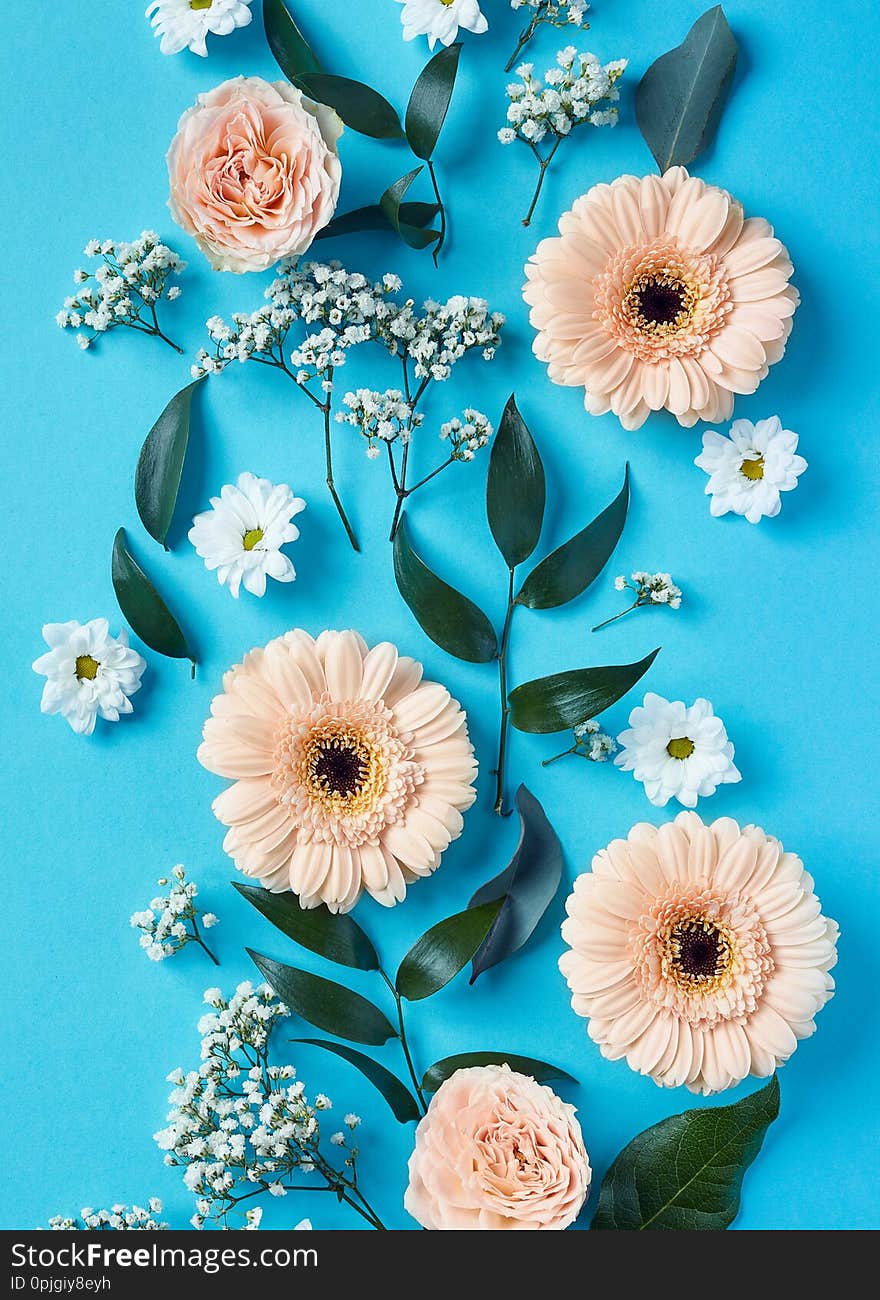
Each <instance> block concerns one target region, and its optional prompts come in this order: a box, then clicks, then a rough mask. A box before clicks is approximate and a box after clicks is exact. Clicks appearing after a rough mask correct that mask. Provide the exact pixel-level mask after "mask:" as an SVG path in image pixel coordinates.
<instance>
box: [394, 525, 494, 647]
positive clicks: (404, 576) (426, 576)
mask: <svg viewBox="0 0 880 1300" xmlns="http://www.w3.org/2000/svg"><path fill="white" fill-rule="evenodd" d="M394 577H395V578H396V580H397V589H398V591H399V592H400V594H401V596H402V597H403V599H404V600H405V601H406V603H407V605H409V607H410V609H411V610H412V612H413V614H414V616H415V619H416V622H417V623H418V624H419V626H420V627H421V629H422V631H423V632H424V633H425V635H426V636H429V637H430V638H431V640H432V641H433V642H434V644H435V645H438V646H439V647H440V649H441V650H445V651H446V652H447V654H451V655H455V657H456V659H465V660H467V662H468V663H474V664H485V663H489V661H490V660H492V659H496V658H497V657H498V638H497V637H496V635H495V629H494V628H493V627H492V624H491V623H490V622H489V620H488V618H487V617H486V615H485V614H484V613H483V611H482V610H481V609H480V608H479V606H478V605H475V604H474V602H473V601H472V600H468V598H467V596H463V595H462V594H461V592H460V591H456V590H455V588H454V587H450V586H449V584H448V583H445V582H444V581H443V579H442V578H438V577H437V574H436V573H434V572H433V571H432V570H431V569H429V568H428V566H427V564H425V563H424V561H423V560H421V559H420V558H419V556H418V555H416V553H415V551H414V550H413V548H412V543H411V542H410V540H409V526H408V525H407V522H406V515H403V516H401V520H400V524H399V526H398V529H397V532H396V533H395V535H394Z"/></svg>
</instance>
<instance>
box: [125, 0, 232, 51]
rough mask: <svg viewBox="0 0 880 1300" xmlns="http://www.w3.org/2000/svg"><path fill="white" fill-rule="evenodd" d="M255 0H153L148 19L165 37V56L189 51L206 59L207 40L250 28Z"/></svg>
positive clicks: (163, 43)
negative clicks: (239, 28) (209, 34)
mask: <svg viewBox="0 0 880 1300" xmlns="http://www.w3.org/2000/svg"><path fill="white" fill-rule="evenodd" d="M252 3H253V0H152V3H151V4H149V5H147V8H146V12H145V17H147V18H149V17H150V14H152V15H153V17H152V18H151V19H150V23H151V26H152V27H154V28H155V32H154V35H156V36H160V37H161V38H162V40H161V44H160V46H159V48H160V50H161V51H162V53H163V54H179V53H180V51H181V50H185V49H190V50H192V52H193V54H200V55H201V56H202V58H204V57H205V56H206V55H207V53H208V46H207V43H206V38H207V35H208V33H209V32H211V33H212V34H213V35H214V36H228V35H229V33H230V32H232V31H235V29H236V27H247V25H248V23H249V22H250V21H251V19H252V18H253V14H252V13H251V10H250V6H251V4H252Z"/></svg>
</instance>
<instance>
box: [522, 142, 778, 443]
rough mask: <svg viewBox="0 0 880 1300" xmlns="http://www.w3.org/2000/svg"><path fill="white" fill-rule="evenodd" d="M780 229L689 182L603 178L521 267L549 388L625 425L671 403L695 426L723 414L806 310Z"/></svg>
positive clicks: (676, 173)
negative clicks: (572, 393)
mask: <svg viewBox="0 0 880 1300" xmlns="http://www.w3.org/2000/svg"><path fill="white" fill-rule="evenodd" d="M791 274H792V266H791V262H790V261H789V258H788V253H787V252H786V250H785V248H784V247H783V245H782V244H781V243H780V241H779V240H778V239H777V238H776V237H775V236H774V234H773V228H772V226H770V224H769V223H768V222H767V221H765V220H764V219H763V218H760V217H750V218H749V219H748V220H744V219H743V212H742V207H741V205H740V204H739V203H738V202H737V201H736V200H735V199H734V198H733V197H732V196H731V195H730V194H728V193H727V191H726V190H722V189H719V188H718V187H717V186H714V185H706V184H705V183H704V182H703V181H701V180H699V179H698V178H697V177H692V176H688V174H687V172H686V171H685V170H684V168H683V167H677V168H672V169H671V170H670V171H668V172H666V173H665V175H663V176H662V177H658V176H645V177H641V178H639V177H636V176H622V177H619V178H618V179H617V180H616V181H615V182H614V183H613V184H612V185H604V184H603V185H596V186H594V187H593V188H592V189H591V190H590V191H589V192H588V193H587V194H585V195H583V196H582V197H581V198H579V199H577V200H576V202H575V203H574V205H573V207H572V209H571V210H570V211H569V212H566V213H564V214H563V216H562V217H560V220H559V235H558V237H556V238H552V239H543V240H542V241H541V243H540V244H539V245H538V247H537V249H536V250H535V252H534V254H533V255H532V257H531V259H530V261H529V263H528V265H527V266H526V284H525V285H524V286H523V296H524V298H525V300H526V302H527V303H528V304H529V308H530V320H531V323H532V326H533V328H534V329H535V331H536V337H535V341H534V345H533V348H534V352H535V355H536V356H537V357H538V358H539V360H541V361H544V362H546V364H547V367H548V374H549V376H550V379H551V380H552V381H553V382H554V383H558V384H563V385H567V386H573V385H577V386H582V387H583V388H584V406H585V407H586V409H587V410H588V411H589V412H590V413H591V414H593V415H601V414H604V413H605V412H606V411H608V410H613V411H614V412H615V414H616V415H617V416H618V418H619V419H620V422H621V424H622V425H623V426H624V428H627V429H634V428H638V427H639V426H640V425H641V424H642V423H643V422H644V421H645V419H646V418H647V416H648V414H649V412H650V411H656V410H660V409H663V408H665V409H667V410H669V411H671V412H672V414H673V415H675V417H676V419H677V420H678V422H679V424H681V425H683V426H684V427H686V428H690V427H691V426H692V425H694V424H695V423H696V422H697V421H698V420H717V419H720V418H726V415H727V414H728V413H729V410H730V408H731V406H732V398H731V396H730V395H731V393H752V392H754V391H755V389H756V388H757V387H758V384H759V383H760V382H761V380H762V379H763V378H764V377H765V376H766V374H767V372H768V369H769V367H770V366H771V365H773V364H774V363H775V362H776V361H778V360H779V359H780V357H781V356H782V354H783V352H784V351H785V340H786V339H787V337H788V330H789V328H790V326H786V325H785V323H784V322H785V321H786V320H789V318H790V317H791V315H792V313H793V311H794V309H795V307H796V306H797V292H796V290H795V289H794V288H793V287H792V286H791V285H790V283H789V280H790V277H791Z"/></svg>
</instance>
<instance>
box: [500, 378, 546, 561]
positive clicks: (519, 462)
mask: <svg viewBox="0 0 880 1300" xmlns="http://www.w3.org/2000/svg"><path fill="white" fill-rule="evenodd" d="M546 496H547V492H546V484H545V481H544V465H543V463H542V461H541V457H540V455H539V453H538V448H537V447H536V446H535V441H534V439H533V438H532V435H531V434H530V433H529V430H528V428H527V427H526V423H525V421H524V420H523V418H522V416H521V415H520V413H519V408H518V407H517V404H516V398H515V397H514V396H513V394H511V396H510V397H509V399H508V402H507V405H506V406H505V408H504V414H503V415H502V416H501V422H500V424H499V425H498V432H497V434H496V435H495V438H494V441H493V443H492V452H491V455H490V456H489V473H488V476H487V479H486V513H487V515H488V517H489V527H490V529H491V530H492V536H493V537H494V539H495V545H496V546H497V547H498V549H499V551H500V552H501V554H502V555H503V556H504V562H505V564H506V565H507V567H508V569H515V568H516V566H517V565H518V564H522V562H523V560H527V559H528V558H529V556H530V555H531V553H532V551H533V550H534V549H535V547H536V546H537V545H538V538H539V537H540V536H541V525H542V524H543V522H544V505H545V502H546Z"/></svg>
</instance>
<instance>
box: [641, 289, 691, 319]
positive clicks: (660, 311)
mask: <svg viewBox="0 0 880 1300" xmlns="http://www.w3.org/2000/svg"><path fill="white" fill-rule="evenodd" d="M635 298H636V302H637V303H638V305H639V314H640V315H641V316H643V317H644V319H645V320H646V321H648V323H649V324H651V325H670V324H671V323H672V322H673V321H674V320H675V318H676V316H677V315H678V314H679V312H680V311H681V309H682V307H683V306H684V291H683V289H682V287H681V285H680V284H674V283H673V284H663V283H661V281H659V280H648V281H646V282H645V283H644V284H642V285H640V286H639V287H638V289H637V290H636V293H635Z"/></svg>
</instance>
